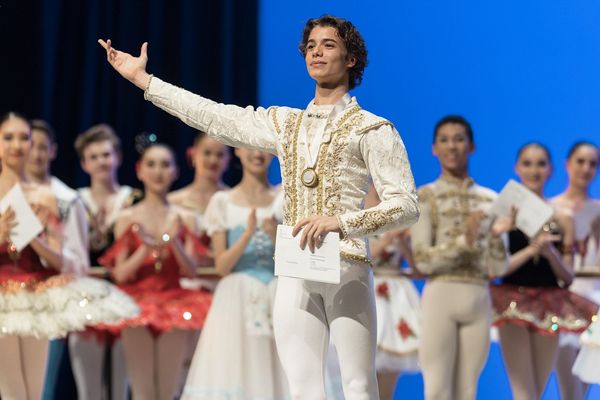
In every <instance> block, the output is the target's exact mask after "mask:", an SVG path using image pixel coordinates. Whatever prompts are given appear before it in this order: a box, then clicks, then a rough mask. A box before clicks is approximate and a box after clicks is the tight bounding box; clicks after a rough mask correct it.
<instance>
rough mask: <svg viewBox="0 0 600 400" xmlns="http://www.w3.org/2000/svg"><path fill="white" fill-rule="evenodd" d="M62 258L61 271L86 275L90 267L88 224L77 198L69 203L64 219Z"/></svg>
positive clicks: (82, 207) (82, 206)
mask: <svg viewBox="0 0 600 400" xmlns="http://www.w3.org/2000/svg"><path fill="white" fill-rule="evenodd" d="M62 259H63V266H62V272H63V273H68V274H75V275H78V276H83V275H87V273H88V271H89V268H90V256H89V252H88V225H87V220H86V215H85V208H84V205H83V203H82V202H81V199H79V198H76V199H75V200H74V201H72V202H71V204H70V205H69V211H68V213H67V217H66V219H65V221H64V237H63V246H62Z"/></svg>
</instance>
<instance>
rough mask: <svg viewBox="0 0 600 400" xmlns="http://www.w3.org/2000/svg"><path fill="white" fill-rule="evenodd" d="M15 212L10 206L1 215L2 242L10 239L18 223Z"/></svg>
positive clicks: (0, 240)
mask: <svg viewBox="0 0 600 400" xmlns="http://www.w3.org/2000/svg"><path fill="white" fill-rule="evenodd" d="M15 218H16V216H15V212H14V211H13V209H12V208H10V207H8V208H7V209H6V211H4V212H3V213H2V214H1V215H0V244H2V243H5V242H8V241H9V240H10V232H11V231H12V230H13V229H14V228H15V227H16V226H17V225H18V223H17V220H16V219H15Z"/></svg>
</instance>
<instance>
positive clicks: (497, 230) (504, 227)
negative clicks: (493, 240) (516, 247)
mask: <svg viewBox="0 0 600 400" xmlns="http://www.w3.org/2000/svg"><path fill="white" fill-rule="evenodd" d="M517 213H518V209H517V208H516V207H511V209H510V215H508V216H505V215H501V216H499V217H496V219H495V220H494V223H493V224H492V228H491V230H490V231H491V233H492V236H494V237H498V236H500V235H502V234H503V233H506V232H510V231H511V230H512V229H513V228H514V226H515V222H516V220H517Z"/></svg>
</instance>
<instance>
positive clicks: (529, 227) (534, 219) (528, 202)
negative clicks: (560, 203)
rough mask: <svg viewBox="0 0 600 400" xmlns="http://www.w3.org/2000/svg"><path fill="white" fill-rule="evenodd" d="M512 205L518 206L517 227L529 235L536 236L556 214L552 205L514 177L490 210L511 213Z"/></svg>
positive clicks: (503, 213)
mask: <svg viewBox="0 0 600 400" xmlns="http://www.w3.org/2000/svg"><path fill="white" fill-rule="evenodd" d="M511 207H516V208H517V218H516V221H515V225H516V227H517V228H519V229H520V230H521V231H523V233H525V234H526V235H527V236H529V237H533V236H535V235H536V234H537V233H538V232H539V231H540V229H542V226H544V224H545V223H546V222H548V220H549V219H550V218H551V217H552V215H553V214H554V209H553V208H552V206H550V205H549V204H548V203H546V202H545V201H544V200H543V199H541V198H540V197H539V196H538V195H536V194H535V193H534V192H532V191H531V190H529V189H528V188H526V187H525V186H523V185H521V184H520V183H518V182H516V181H514V180H512V179H511V180H509V181H508V183H507V184H506V185H505V186H504V188H503V189H502V191H501V192H500V195H499V196H498V198H497V199H496V201H495V202H494V204H492V207H491V208H490V211H489V212H490V214H494V215H510V210H511Z"/></svg>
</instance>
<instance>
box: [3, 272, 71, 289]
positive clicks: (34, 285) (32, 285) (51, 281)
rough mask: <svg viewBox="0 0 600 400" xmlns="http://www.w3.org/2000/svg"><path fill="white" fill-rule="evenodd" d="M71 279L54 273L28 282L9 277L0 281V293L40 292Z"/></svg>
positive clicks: (62, 284) (61, 284)
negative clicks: (45, 277)
mask: <svg viewBox="0 0 600 400" xmlns="http://www.w3.org/2000/svg"><path fill="white" fill-rule="evenodd" d="M72 280H73V277H71V276H68V275H55V276H51V277H49V278H47V279H42V280H31V281H28V282H21V281H15V280H10V279H9V280H7V281H5V282H2V283H0V293H2V294H14V293H19V292H24V291H27V292H34V293H40V292H43V291H45V290H48V289H51V288H55V287H62V286H65V285H66V284H68V283H70V282H71V281H72Z"/></svg>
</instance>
